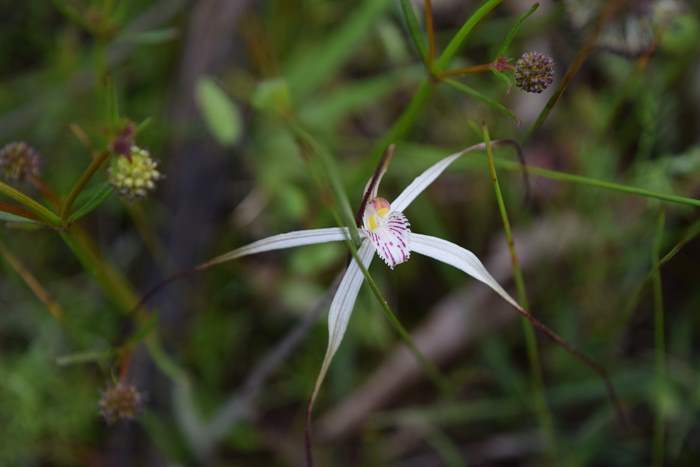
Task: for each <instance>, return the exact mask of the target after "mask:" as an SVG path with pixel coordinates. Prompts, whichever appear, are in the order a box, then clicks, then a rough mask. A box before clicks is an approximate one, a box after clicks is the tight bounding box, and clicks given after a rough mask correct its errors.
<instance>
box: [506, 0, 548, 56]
mask: <svg viewBox="0 0 700 467" xmlns="http://www.w3.org/2000/svg"><path fill="white" fill-rule="evenodd" d="M539 7H540V4H539V3H535V4H533V5H532V6H531V7H530V9H529V10H527V11H526V12H525V13H522V14H521V15H520V16H518V19H516V20H515V23H513V26H512V27H511V28H510V31H508V35H506V38H505V39H504V40H503V43H501V46H500V47H499V48H498V52H496V57H503V56H505V55H506V52H508V47H510V44H511V42H513V39H515V36H516V34H518V31H520V27H521V26H522V25H523V23H524V22H525V20H526V19H528V18H529V17H530V15H532V14H533V13H534V12H535V11H536V10H537V9H538V8H539Z"/></svg>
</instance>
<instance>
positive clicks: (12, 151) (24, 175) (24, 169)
mask: <svg viewBox="0 0 700 467" xmlns="http://www.w3.org/2000/svg"><path fill="white" fill-rule="evenodd" d="M40 163H41V157H40V156H39V153H38V152H37V151H36V150H35V149H34V148H32V147H31V146H30V145H28V144H27V143H24V142H17V143H10V144H7V145H5V146H4V147H3V148H2V149H1V150H0V174H2V176H3V178H5V179H6V180H11V181H19V180H26V179H28V178H30V177H37V176H38V175H39V171H40Z"/></svg>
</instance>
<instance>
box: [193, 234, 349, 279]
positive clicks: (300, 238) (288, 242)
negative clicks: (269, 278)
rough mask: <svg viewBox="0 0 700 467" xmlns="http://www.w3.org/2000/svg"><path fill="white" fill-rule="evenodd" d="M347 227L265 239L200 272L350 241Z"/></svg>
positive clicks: (204, 265)
mask: <svg viewBox="0 0 700 467" xmlns="http://www.w3.org/2000/svg"><path fill="white" fill-rule="evenodd" d="M349 238H350V236H349V233H348V229H347V228H346V227H328V228H325V229H309V230H297V231H294V232H287V233H283V234H279V235H273V236H272V237H267V238H263V239H262V240H258V241H257V242H253V243H251V244H249V245H246V246H242V247H240V248H236V249H235V250H232V251H229V252H228V253H224V254H223V255H219V256H217V257H215V258H213V259H210V260H209V261H207V262H206V263H202V264H200V265H199V266H197V269H198V270H202V269H207V268H209V267H211V266H214V265H216V264H221V263H225V262H226V261H231V260H234V259H236V258H241V257H243V256H248V255H254V254H257V253H263V252H265V251H272V250H283V249H286V248H294V247H298V246H303V245H314V244H317V243H328V242H339V241H343V240H347V239H349Z"/></svg>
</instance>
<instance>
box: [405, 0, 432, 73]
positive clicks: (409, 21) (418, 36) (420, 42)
mask: <svg viewBox="0 0 700 467" xmlns="http://www.w3.org/2000/svg"><path fill="white" fill-rule="evenodd" d="M401 11H402V12H403V18H404V20H405V21H406V26H407V27H408V32H409V34H410V35H411V39H412V40H413V45H415V46H416V49H417V50H418V53H419V54H420V56H421V59H422V60H423V61H424V62H425V61H426V60H427V57H428V54H427V49H426V46H425V40H424V38H423V33H422V32H421V30H420V26H419V25H418V18H416V12H415V10H414V9H413V5H412V4H411V2H410V0H401Z"/></svg>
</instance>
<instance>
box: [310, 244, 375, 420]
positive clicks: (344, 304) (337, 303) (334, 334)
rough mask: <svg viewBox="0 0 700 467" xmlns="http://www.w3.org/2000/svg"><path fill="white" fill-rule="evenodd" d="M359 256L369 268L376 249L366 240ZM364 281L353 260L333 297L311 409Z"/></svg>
mask: <svg viewBox="0 0 700 467" xmlns="http://www.w3.org/2000/svg"><path fill="white" fill-rule="evenodd" d="M357 256H358V258H359V259H360V261H361V262H362V264H363V265H364V267H365V268H367V267H369V265H370V264H371V262H372V258H374V247H373V246H372V244H371V243H370V242H369V241H367V240H365V241H364V242H363V243H362V245H361V246H360V249H359V250H358V251H357ZM363 279H364V276H363V275H362V270H361V269H360V267H359V266H358V263H357V260H355V259H354V258H353V260H352V261H351V262H350V265H349V266H348V268H347V270H346V271H345V275H343V279H342V280H341V281H340V285H338V290H336V292H335V296H334V297H333V301H332V302H331V306H330V309H329V311H328V347H327V348H326V354H325V356H324V357H323V363H322V364H321V370H320V371H319V374H318V376H317V377H316V383H315V385H314V391H313V393H312V394H311V400H310V402H309V406H310V408H313V405H314V402H315V401H316V397H317V396H318V392H319V390H320V389H321V385H322V384H323V380H324V379H325V377H326V373H327V372H328V368H329V367H330V364H331V361H332V360H333V356H334V355H335V353H336V352H337V351H338V347H339V346H340V343H341V342H342V340H343V336H345V331H346V330H347V327H348V322H349V321H350V316H351V315H352V310H353V308H354V307H355V301H356V300H357V294H358V293H359V291H360V287H361V286H362V281H363Z"/></svg>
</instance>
